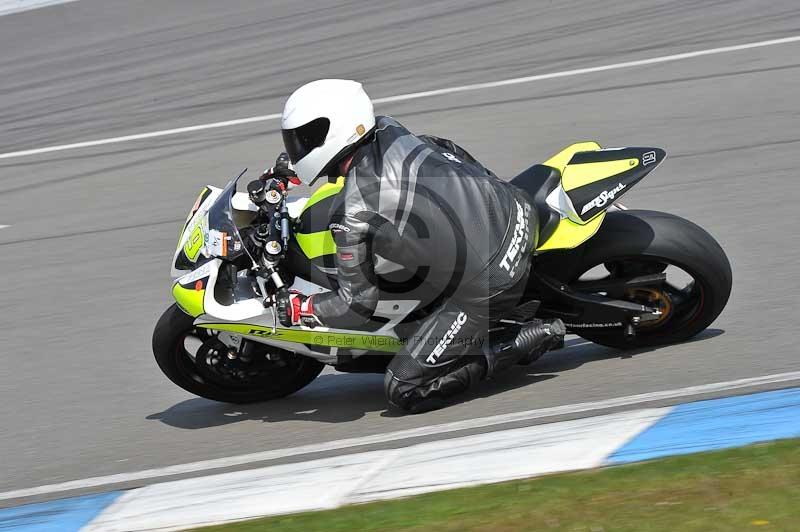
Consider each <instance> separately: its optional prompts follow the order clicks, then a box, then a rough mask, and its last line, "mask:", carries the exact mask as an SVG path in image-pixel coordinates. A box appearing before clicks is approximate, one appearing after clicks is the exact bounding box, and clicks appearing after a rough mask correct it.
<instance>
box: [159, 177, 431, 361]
mask: <svg viewBox="0 0 800 532" xmlns="http://www.w3.org/2000/svg"><path fill="white" fill-rule="evenodd" d="M221 202H222V203H225V204H226V205H228V206H227V207H226V208H227V215H228V217H229V219H230V222H231V223H232V224H233V223H234V222H235V225H241V226H244V225H247V224H248V223H249V221H250V219H251V218H252V214H253V212H255V211H256V210H257V207H256V206H255V205H254V204H253V203H252V202H250V200H249V198H248V197H247V195H246V194H244V193H235V181H234V182H232V183H231V184H229V186H228V187H226V188H225V189H218V188H214V187H205V188H204V189H203V191H202V192H201V194H200V196H199V197H198V199H197V201H196V202H195V205H194V207H193V208H192V211H191V212H190V214H189V217H188V220H187V222H186V224H185V225H184V229H183V232H182V233H181V237H180V239H179V242H178V246H177V248H176V250H175V256H174V257H173V265H172V273H173V277H177V278H176V279H175V281H174V284H173V286H172V295H173V297H174V298H175V301H176V303H177V304H178V306H180V307H181V309H182V310H183V311H184V312H186V313H187V314H189V315H190V316H192V317H194V318H196V319H195V325H196V326H198V327H202V328H207V329H211V330H214V331H224V332H226V333H228V334H232V335H235V336H239V337H245V338H248V339H250V340H253V341H256V342H260V343H264V344H268V345H274V346H276V347H280V348H283V349H286V350H289V351H294V352H297V353H302V354H305V355H308V356H311V357H314V358H317V359H319V360H322V361H323V362H328V363H330V362H332V361H335V359H336V354H337V352H338V349H346V350H347V351H348V353H351V354H354V355H358V354H359V353H364V352H367V351H384V352H390V353H394V352H396V351H398V350H399V349H400V348H401V347H402V342H401V341H400V340H399V339H398V337H397V336H396V334H395V332H394V327H395V326H396V325H397V324H398V323H400V322H401V321H402V320H403V319H404V318H405V317H406V316H407V315H408V313H409V312H411V311H412V310H414V308H416V306H417V305H418V304H419V301H382V302H381V303H380V304H379V306H378V308H377V309H376V312H375V315H376V316H378V317H381V318H384V320H383V321H384V323H382V326H381V327H380V328H379V329H377V330H375V331H352V330H341V329H334V328H328V327H315V328H313V329H312V328H308V327H304V326H295V327H283V326H281V325H280V324H279V321H278V320H277V319H276V317H275V315H274V307H273V306H271V305H267V306H265V305H264V303H263V296H262V295H261V294H264V293H266V290H265V288H264V286H263V285H260V290H258V291H257V290H256V287H254V286H253V283H263V282H264V281H263V279H260V278H258V277H256V278H254V277H253V276H249V275H248V270H242V271H239V272H238V274H237V278H236V282H235V286H236V288H234V290H233V297H232V298H231V297H228V298H227V299H229V300H230V299H232V301H230V302H229V303H228V304H223V303H222V302H221V301H220V300H219V296H220V295H223V294H221V293H218V292H219V291H218V282H219V277H220V272H221V268H222V266H223V265H224V264H225V262H226V260H225V259H226V258H230V256H231V254H233V253H240V254H241V253H242V252H244V250H243V249H242V248H235V247H234V246H236V245H237V238H240V237H239V235H238V231H237V230H235V228H232V227H231V226H230V225H228V226H227V232H228V233H230V234H227V235H226V232H225V231H219V228H221V227H222V228H224V227H225V224H222V225H220V222H219V219H218V218H219V217H218V211H219V209H218V207H219V205H220V203H221ZM307 202H308V198H298V199H297V200H295V201H293V202H290V203H288V204H287V208H288V209H289V214H290V216H291V217H293V218H296V217H297V216H299V215H300V213H301V212H302V210H303V208H304V206H305V205H306V203H307ZM215 213H216V214H215ZM209 215H211V221H209ZM215 216H216V221H215ZM237 219H238V221H236V220H237ZM215 228H216V229H215ZM215 230H216V231H217V232H218V233H221V236H220V235H216V236H215V234H214V231H215ZM239 244H241V241H240V240H239ZM291 289H297V290H299V291H300V292H302V293H305V294H307V295H308V294H313V293H317V292H321V291H325V290H326V289H325V288H322V287H321V286H318V285H316V284H313V283H311V282H308V281H306V280H303V279H301V278H299V277H297V278H296V279H295V283H294V284H293V285H292V287H291ZM225 290H226V291H227V295H228V296H230V295H231V294H230V289H229V288H226V289H225ZM259 292H260V293H259Z"/></svg>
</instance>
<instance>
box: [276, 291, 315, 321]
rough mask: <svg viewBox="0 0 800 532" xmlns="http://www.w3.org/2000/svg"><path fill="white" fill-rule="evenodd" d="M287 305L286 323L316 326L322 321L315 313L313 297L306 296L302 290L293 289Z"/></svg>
mask: <svg viewBox="0 0 800 532" xmlns="http://www.w3.org/2000/svg"><path fill="white" fill-rule="evenodd" d="M288 303H289V304H288V305H286V313H287V315H286V321H285V322H284V321H283V320H281V322H283V324H284V325H287V326H288V325H305V326H306V327H311V328H313V327H316V326H317V325H322V322H321V321H320V320H319V318H318V317H317V316H316V314H314V304H313V303H312V301H311V297H306V296H304V295H303V294H301V293H300V292H295V291H292V292H290V293H289V301H288Z"/></svg>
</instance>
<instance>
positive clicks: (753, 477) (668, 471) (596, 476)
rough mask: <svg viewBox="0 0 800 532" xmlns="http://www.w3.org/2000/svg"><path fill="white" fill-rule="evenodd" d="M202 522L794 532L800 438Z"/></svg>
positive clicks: (299, 527) (227, 531)
mask: <svg viewBox="0 0 800 532" xmlns="http://www.w3.org/2000/svg"><path fill="white" fill-rule="evenodd" d="M202 530H203V532H211V531H215V532H217V531H218V532H252V531H260V530H270V531H277V532H289V531H297V532H301V531H302V532H305V531H308V530H324V531H326V532H335V531H352V530H358V531H361V530H366V531H390V530H391V531H395V530H410V531H419V532H422V531H426V532H428V531H431V532H433V531H435V532H449V531H461V530H485V531H511V530H545V531H574V532H578V531H583V532H601V531H602V532H610V531H621V532H629V531H630V532H684V531H686V532H691V531H697V532H707V531H715V530H724V531H740V530H753V531H760V530H763V531H777V530H780V531H787V532H789V531H791V532H796V531H800V440H784V441H780V442H775V443H769V444H762V445H755V446H751V447H744V448H739V449H732V450H726V451H720V452H712V453H701V454H694V455H688V456H682V457H673V458H666V459H662V460H656V461H652V462H645V463H641V464H632V465H626V466H617V467H610V468H606V469H599V470H592V471H585V472H578V473H565V474H558V475H552V476H547V477H541V478H538V479H531V480H523V481H514V482H505V483H502V484H492V485H487V486H479V487H475V488H465V489H459V490H452V491H444V492H439V493H431V494H428V495H421V496H416V497H411V498H407V499H400V500H394V501H387V502H376V503H369V504H360V505H354V506H346V507H343V508H339V509H336V510H329V511H321V512H309V513H303V514H294V515H287V516H280V517H271V518H266V519H259V520H255V521H246V522H240V523H235V524H230V525H222V526H217V527H210V528H204V529H202Z"/></svg>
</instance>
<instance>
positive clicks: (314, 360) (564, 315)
mask: <svg viewBox="0 0 800 532" xmlns="http://www.w3.org/2000/svg"><path fill="white" fill-rule="evenodd" d="M665 157H666V152H665V151H664V150H661V149H658V148H613V149H602V148H601V147H600V145H598V144H597V143H594V142H583V143H577V144H573V145H571V146H568V147H567V148H565V149H564V150H562V151H561V152H559V153H557V154H556V155H554V156H553V157H551V158H550V159H548V160H547V161H545V162H544V163H543V164H537V165H534V166H532V167H530V168H529V169H527V170H525V171H524V172H522V173H521V174H520V175H518V176H517V177H515V178H514V179H513V180H512V181H511V182H512V183H513V184H514V185H516V186H518V187H519V188H521V189H523V190H524V191H526V193H527V194H528V196H529V197H530V198H531V200H532V202H531V203H532V207H533V209H534V211H535V213H536V217H537V219H538V220H539V230H538V235H537V238H536V239H535V241H536V242H537V244H536V246H535V249H534V250H533V253H534V254H535V257H534V259H533V266H532V269H531V274H530V277H529V281H528V286H527V288H526V292H525V297H524V298H523V299H522V301H521V302H520V304H519V306H518V308H517V309H516V310H515V312H513V313H512V314H511V315H510V316H508V317H507V318H506V319H504V320H501V321H500V322H499V323H497V324H496V325H495V326H494V328H493V329H492V334H493V335H494V334H498V333H499V334H501V335H502V334H504V333H507V334H514V332H515V331H517V330H519V328H520V327H521V326H522V324H524V323H526V322H529V321H531V320H533V319H553V318H560V319H561V320H563V321H564V323H565V325H566V327H567V332H568V333H572V334H576V335H579V336H581V337H583V338H585V339H586V340H589V341H591V342H595V343H598V344H601V345H605V346H610V347H615V348H622V349H630V348H638V347H643V346H654V345H664V344H672V343H676V342H682V341H685V340H687V339H689V338H691V337H693V336H695V335H697V334H698V333H700V332H701V331H703V330H704V329H706V328H707V327H708V326H709V325H710V324H711V323H712V322H713V321H714V320H715V319H716V318H717V316H718V315H719V314H720V313H721V312H722V310H723V309H724V307H725V305H726V303H727V301H728V297H729V295H730V291H731V285H732V273H731V266H730V263H729V261H728V258H727V257H726V255H725V252H724V251H723V249H722V248H721V247H720V245H719V244H718V243H717V242H716V240H715V239H714V238H713V237H712V236H711V235H710V234H709V233H707V232H706V231H705V230H703V229H702V228H700V227H699V226H697V225H695V224H694V223H692V222H690V221H688V220H685V219H683V218H680V217H678V216H674V215H672V214H667V213H663V212H656V211H649V210H629V209H626V208H625V207H623V206H622V205H620V204H619V201H618V200H619V199H620V198H621V197H622V196H623V195H624V194H626V193H627V192H628V191H629V190H630V188H631V187H632V186H633V185H635V184H636V183H638V182H639V181H640V180H642V179H643V178H644V177H645V176H646V175H647V174H648V173H650V172H651V171H652V170H653V169H655V168H656V167H657V166H659V165H660V164H661V163H662V162H663V160H664V159H665ZM245 172H246V170H245V171H244V172H242V173H241V174H239V176H238V177H236V178H234V179H232V180H231V181H230V182H229V183H228V185H227V186H226V187H224V188H223V189H219V188H215V187H212V186H206V187H205V188H203V190H202V192H201V193H200V195H199V196H198V198H197V200H196V201H195V203H194V206H193V207H192V209H191V211H190V213H189V216H188V217H187V219H186V223H185V224H184V226H183V229H182V231H181V233H180V238H179V242H178V246H177V248H176V251H175V254H174V257H173V262H172V277H173V279H174V284H173V286H172V295H173V297H174V299H175V304H173V305H172V306H170V307H169V308H168V309H167V310H166V311H165V312H164V314H163V315H162V316H161V318H160V319H159V320H158V323H157V325H156V327H155V331H154V333H153V352H154V354H155V358H156V361H157V363H158V365H159V367H160V368H161V370H162V371H163V372H164V374H165V375H166V376H167V377H168V378H169V379H170V380H171V381H172V382H174V383H175V384H177V385H178V386H180V387H181V388H184V389H185V390H187V391H189V392H191V393H193V394H195V395H199V396H202V397H205V398H208V399H212V400H216V401H222V402H229V403H247V402H255V401H264V400H269V399H275V398H279V397H284V396H287V395H289V394H291V393H294V392H296V391H298V390H300V389H301V388H303V387H304V386H306V385H308V384H309V383H310V382H312V381H313V380H314V379H315V378H316V377H317V375H319V373H320V372H321V371H322V369H323V368H324V367H325V365H331V366H333V367H334V368H335V369H337V370H339V371H343V372H383V371H384V369H385V368H386V365H387V364H388V362H389V360H390V359H391V356H392V355H393V354H394V353H396V352H397V351H399V350H400V349H401V348H402V346H403V344H404V341H405V340H404V339H405V338H407V337H408V334H410V333H411V332H413V328H414V324H415V323H416V322H418V321H419V320H420V319H421V318H422V317H424V316H425V315H427V314H428V313H429V312H430V311H431V310H432V309H433V308H434V307H435V305H436V304H438V303H439V301H429V300H428V301H426V300H425V298H424V297H419V288H418V286H419V283H418V282H412V279H410V278H409V279H404V278H403V276H402V275H400V277H399V279H400V280H399V281H398V280H397V279H394V278H392V275H393V273H391V272H389V273H386V274H381V275H379V279H378V282H379V288H381V283H386V284H387V286H389V285H391V290H388V289H387V290H386V291H384V290H383V289H382V290H381V298H380V301H379V303H378V307H377V309H376V311H375V313H374V316H373V318H372V319H371V320H370V321H369V322H368V323H367V324H366V325H364V326H362V327H360V328H359V329H358V330H345V329H335V328H328V327H322V326H317V327H307V326H295V327H286V326H283V325H282V324H281V323H280V319H279V316H280V315H285V312H286V309H285V303H283V302H284V301H285V296H286V294H287V291H288V290H298V291H300V292H302V293H304V294H306V295H310V294H314V293H320V292H324V291H326V290H335V289H336V287H337V284H336V268H335V264H334V261H333V257H334V255H335V252H336V244H335V242H334V240H333V237H332V235H331V232H330V230H329V221H330V220H329V218H330V213H331V212H332V209H333V207H332V206H333V205H334V204H335V203H336V202H337V201H341V194H340V193H341V191H342V188H343V186H344V180H343V178H339V179H338V180H336V181H335V182H328V183H326V184H324V185H323V186H321V187H319V188H318V189H317V190H316V191H315V192H314V193H313V194H312V195H311V196H310V197H308V198H290V196H289V194H288V190H287V187H286V186H285V183H284V182H281V180H280V179H277V178H276V179H273V180H271V181H269V180H267V181H265V180H260V179H259V180H255V181H252V182H251V183H250V184H249V185H248V190H247V192H246V193H245V192H237V183H238V181H239V180H240V179H241V177H242V176H243V175H244V174H245ZM397 274H398V272H396V271H395V272H394V275H397ZM406 277H407V275H406ZM404 283H405V284H404ZM404 286H406V287H407V288H408V290H407V291H404V290H403V287H404ZM415 287H417V288H416V291H415ZM428 299H429V298H428ZM539 355H540V354H539ZM539 355H537V356H539ZM537 356H531V357H528V358H527V359H526V360H525V362H527V363H530V362H533V361H534V360H535V359H536V358H537Z"/></svg>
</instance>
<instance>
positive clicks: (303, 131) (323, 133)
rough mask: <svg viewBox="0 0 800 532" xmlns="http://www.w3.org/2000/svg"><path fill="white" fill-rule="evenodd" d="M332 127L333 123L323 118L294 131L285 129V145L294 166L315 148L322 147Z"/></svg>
mask: <svg viewBox="0 0 800 532" xmlns="http://www.w3.org/2000/svg"><path fill="white" fill-rule="evenodd" d="M330 127H331V121H330V120H328V119H327V118H325V117H321V118H317V119H315V120H312V121H311V122H309V123H307V124H303V125H302V126H300V127H296V128H294V129H284V130H283V131H282V133H283V145H284V147H285V148H286V153H288V154H289V159H291V161H292V164H296V163H297V161H299V160H300V159H302V158H303V157H305V156H306V155H308V152H310V151H311V150H313V149H314V148H318V147H320V146H322V145H323V144H324V143H325V138H326V137H327V136H328V130H329V129H330ZM314 177H316V176H314Z"/></svg>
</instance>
